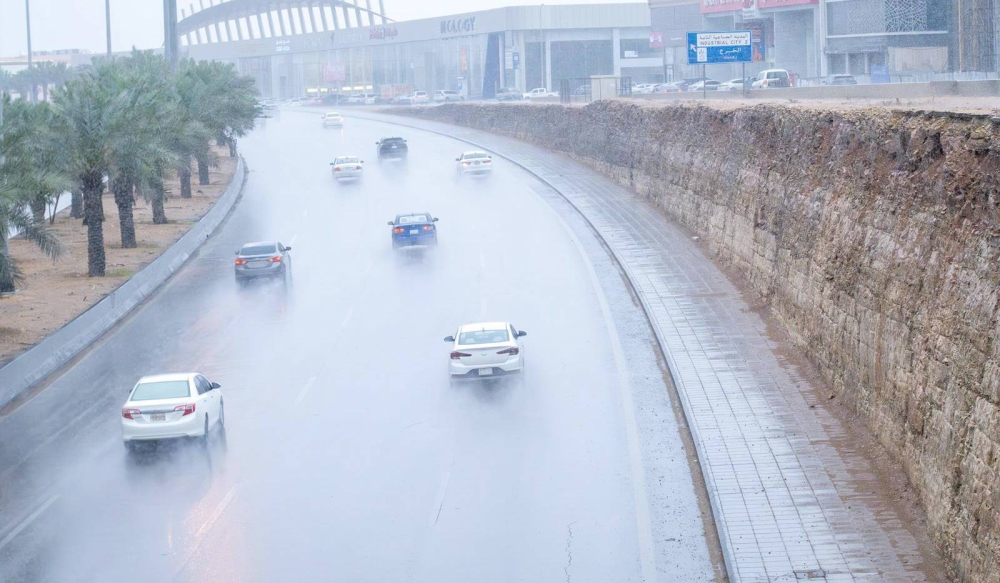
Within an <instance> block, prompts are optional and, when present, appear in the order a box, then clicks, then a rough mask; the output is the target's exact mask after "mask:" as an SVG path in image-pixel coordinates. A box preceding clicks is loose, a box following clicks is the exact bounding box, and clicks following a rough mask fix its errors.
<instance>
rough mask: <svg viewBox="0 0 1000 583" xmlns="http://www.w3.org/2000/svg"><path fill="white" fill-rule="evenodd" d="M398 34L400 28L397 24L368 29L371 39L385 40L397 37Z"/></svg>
mask: <svg viewBox="0 0 1000 583" xmlns="http://www.w3.org/2000/svg"><path fill="white" fill-rule="evenodd" d="M398 35H399V30H398V29H397V28H396V27H395V26H376V27H374V28H369V29H368V38H369V39H378V40H385V39H390V38H396V36H398Z"/></svg>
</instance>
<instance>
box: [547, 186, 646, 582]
mask: <svg viewBox="0 0 1000 583" xmlns="http://www.w3.org/2000/svg"><path fill="white" fill-rule="evenodd" d="M545 187H546V188H548V189H549V190H552V188H551V187H549V186H548V185H545ZM536 196H538V197H539V198H541V196H540V195H538V193H536ZM542 202H543V203H544V206H545V207H546V208H547V209H548V210H549V212H550V213H552V216H554V217H555V218H556V220H557V221H559V224H560V225H562V227H563V229H564V230H565V231H566V233H567V234H568V235H569V238H570V240H571V241H573V244H574V245H575V246H576V249H577V252H578V253H579V254H580V258H581V259H582V260H583V263H584V265H585V266H586V267H587V273H588V274H589V276H590V282H591V285H592V286H593V287H594V290H595V291H596V292H597V303H598V304H599V305H600V306H601V315H602V316H603V317H604V323H605V325H606V326H607V328H608V336H609V338H610V340H611V353H612V355H614V358H615V368H617V369H618V393H619V397H620V400H621V404H622V414H623V416H624V417H625V436H626V442H627V443H628V458H629V471H630V474H631V477H632V479H631V480H630V481H631V482H632V499H633V501H634V502H635V528H636V535H637V536H638V542H639V568H640V570H641V572H642V581H656V579H657V577H656V547H655V546H654V545H653V529H652V525H651V521H650V518H649V497H648V496H647V494H646V475H645V472H644V470H643V467H644V466H643V462H642V448H641V445H640V444H639V429H638V424H637V423H636V421H635V407H634V405H633V403H632V385H631V383H630V382H629V375H628V368H627V365H626V364H625V352H624V351H623V350H622V345H621V339H620V338H619V336H618V327H617V326H615V320H614V318H613V317H612V315H611V308H610V307H609V306H608V298H607V297H605V295H604V289H603V288H602V287H601V282H600V280H598V279H597V272H596V271H594V265H593V263H591V261H590V258H589V257H588V256H587V252H586V251H585V250H584V248H583V244H582V243H580V240H579V239H578V238H577V236H576V233H574V232H573V230H572V229H571V228H570V226H569V225H568V224H567V223H566V221H565V220H564V219H563V218H562V217H561V216H560V215H559V213H558V212H557V211H556V209H555V208H553V207H552V205H550V204H548V203H547V202H545V201H544V200H542Z"/></svg>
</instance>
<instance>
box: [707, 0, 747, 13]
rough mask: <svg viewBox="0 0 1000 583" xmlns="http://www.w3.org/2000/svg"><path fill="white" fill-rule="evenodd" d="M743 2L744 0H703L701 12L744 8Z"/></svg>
mask: <svg viewBox="0 0 1000 583" xmlns="http://www.w3.org/2000/svg"><path fill="white" fill-rule="evenodd" d="M743 2H744V0H701V12H702V14H705V13H708V12H733V11H736V10H743Z"/></svg>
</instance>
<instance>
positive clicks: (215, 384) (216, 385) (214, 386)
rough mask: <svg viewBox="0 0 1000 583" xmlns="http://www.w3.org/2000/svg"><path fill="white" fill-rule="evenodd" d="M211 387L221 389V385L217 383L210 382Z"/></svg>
mask: <svg viewBox="0 0 1000 583" xmlns="http://www.w3.org/2000/svg"><path fill="white" fill-rule="evenodd" d="M212 388H213V389H221V388H222V385H220V384H219V383H212Z"/></svg>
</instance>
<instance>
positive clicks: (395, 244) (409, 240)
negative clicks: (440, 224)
mask: <svg viewBox="0 0 1000 583" xmlns="http://www.w3.org/2000/svg"><path fill="white" fill-rule="evenodd" d="M436 222H437V218H435V217H433V216H432V215H431V214H430V213H406V214H402V215H396V219H395V220H392V221H389V226H390V227H392V248H393V249H399V248H400V247H415V246H418V245H430V246H437V242H438V239H437V226H436V225H435V224H434V223H436Z"/></svg>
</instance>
